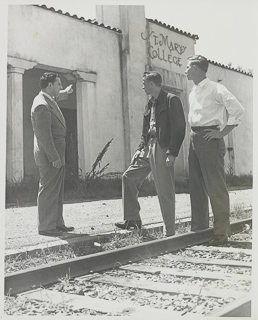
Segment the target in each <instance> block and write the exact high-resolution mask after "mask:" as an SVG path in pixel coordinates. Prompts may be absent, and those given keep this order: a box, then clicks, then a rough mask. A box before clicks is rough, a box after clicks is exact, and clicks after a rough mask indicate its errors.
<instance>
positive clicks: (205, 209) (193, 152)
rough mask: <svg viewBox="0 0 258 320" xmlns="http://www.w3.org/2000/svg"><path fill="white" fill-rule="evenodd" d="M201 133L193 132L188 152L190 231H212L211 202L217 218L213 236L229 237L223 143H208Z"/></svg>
mask: <svg viewBox="0 0 258 320" xmlns="http://www.w3.org/2000/svg"><path fill="white" fill-rule="evenodd" d="M206 133H207V132H205V131H203V130H201V131H198V132H193V131H191V134H190V150H189V191H190V199H191V214H192V223H191V230H192V231H198V230H203V229H206V228H208V227H209V202H208V201H209V200H208V198H210V203H211V207H212V212H213V216H214V235H228V234H230V221H229V216H230V205H229V195H228V190H227V186H226V181H225V172H224V156H225V143H224V139H223V138H221V139H212V140H210V141H207V140H205V139H204V138H203V135H204V134H206Z"/></svg>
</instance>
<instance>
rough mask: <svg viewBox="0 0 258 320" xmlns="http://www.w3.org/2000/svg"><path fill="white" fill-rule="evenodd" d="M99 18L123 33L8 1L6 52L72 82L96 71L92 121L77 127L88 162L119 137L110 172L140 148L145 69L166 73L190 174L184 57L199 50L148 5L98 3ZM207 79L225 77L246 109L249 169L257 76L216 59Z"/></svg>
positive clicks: (236, 137) (243, 128)
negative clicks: (181, 120)
mask: <svg viewBox="0 0 258 320" xmlns="http://www.w3.org/2000/svg"><path fill="white" fill-rule="evenodd" d="M82 15H83V13H82ZM97 20H98V22H99V23H101V22H103V23H104V24H105V25H106V26H107V25H110V26H112V27H116V28H120V29H121V30H122V32H123V33H122V34H119V33H117V32H115V31H112V30H109V29H107V28H103V27H100V26H99V25H94V24H91V23H87V22H83V21H80V20H78V19H74V18H72V17H69V16H66V15H63V14H59V13H57V12H53V11H51V10H46V9H43V8H40V7H36V6H31V5H29V6H26V5H22V6H20V5H11V6H9V17H8V24H9V29H8V56H9V57H14V58H18V59H23V61H30V62H33V63H35V64H36V65H35V67H34V68H38V70H52V71H55V72H58V71H59V70H60V73H61V72H62V73H63V74H65V73H66V74H70V78H69V77H68V78H67V79H70V80H71V82H73V83H75V82H76V79H75V77H74V76H73V75H72V72H73V71H79V73H77V74H88V73H92V75H93V77H94V79H95V80H94V81H95V82H90V83H89V85H87V87H85V88H84V89H82V90H81V92H82V93H83V94H87V92H88V90H90V94H89V97H86V98H85V101H84V102H83V103H82V106H83V108H84V107H85V108H86V109H87V110H86V112H85V115H86V117H87V119H86V118H84V122H82V123H83V124H84V125H83V126H82V127H81V128H80V130H81V131H80V132H81V133H83V135H84V136H85V137H86V138H87V141H86V144H85V145H86V146H87V147H88V150H89V154H88V155H87V156H88V159H89V162H90V164H91V165H92V164H93V162H94V161H95V159H96V157H97V155H98V153H99V152H100V151H101V150H102V148H103V147H104V145H105V144H106V143H107V141H109V140H110V139H112V138H114V141H113V143H112V144H111V147H110V149H109V151H108V153H107V155H106V156H105V159H104V161H103V164H106V163H110V165H109V169H108V171H111V172H113V171H119V172H122V171H124V170H125V169H126V166H127V165H128V163H129V162H130V158H131V156H132V154H133V153H134V151H135V149H136V147H137V146H138V143H139V141H140V136H141V130H142V117H143V115H142V113H143V110H144V106H145V104H146V103H147V99H148V98H147V96H146V94H145V93H144V91H143V90H142V74H143V72H144V71H145V70H149V69H151V70H157V71H158V72H160V73H161V74H162V76H163V83H164V85H165V86H166V87H168V88H170V89H171V88H172V89H171V90H172V91H173V90H176V92H177V94H178V95H179V97H180V99H181V101H182V104H183V108H184V112H185V117H186V122H187V130H186V136H185V140H184V142H183V146H182V148H181V151H180V154H179V161H177V163H176V172H177V171H178V172H179V175H182V176H185V175H187V171H188V163H187V160H188V147H189V125H188V121H187V116H188V110H189V104H188V95H189V91H190V89H191V87H192V85H193V83H192V81H188V80H187V78H186V76H185V73H184V72H185V68H186V64H187V57H188V56H189V55H192V54H194V53H195V50H194V45H195V40H194V39H193V38H191V37H189V36H186V35H184V34H182V33H178V32H175V31H173V30H172V29H169V28H168V27H165V26H161V25H158V24H156V23H155V22H152V21H149V20H147V19H146V18H145V12H144V6H98V7H97ZM32 65H33V64H32ZM25 72H26V71H25ZM42 72H43V71H42ZM208 77H209V78H210V79H211V80H214V81H217V80H221V83H222V84H225V86H226V87H227V88H228V89H229V90H230V91H231V92H232V93H233V94H234V95H235V96H236V97H237V98H238V99H239V101H240V102H241V103H242V104H243V106H244V107H245V109H246V113H245V116H244V118H243V121H242V124H241V125H240V126H239V127H237V128H236V129H235V130H234V131H233V133H232V136H233V144H234V157H235V173H236V174H242V173H250V172H252V117H253V116H252V81H253V79H252V77H250V76H247V75H244V74H242V73H239V72H235V71H232V70H227V69H225V68H221V67H219V66H215V65H212V64H211V65H210V67H209V71H208ZM68 81H69V80H68ZM27 87H28V86H27ZM79 88H81V87H80V86H78V90H76V91H77V93H78V92H79V91H80V90H79ZM24 94H25V95H26V92H24ZM71 101H73V102H72V103H73V104H74V105H72V106H71V108H73V109H74V108H76V105H75V102H74V101H75V99H71ZM77 103H78V101H77ZM93 104H94V105H93ZM65 107H66V108H67V107H68V104H66V105H65ZM85 115H84V117H85ZM14 130H15V128H14ZM225 141H226V142H227V139H225ZM86 151H87V150H86ZM226 160H227V159H226ZM87 161H88V160H87ZM226 165H227V163H226ZM88 169H90V167H88ZM179 178H180V177H179Z"/></svg>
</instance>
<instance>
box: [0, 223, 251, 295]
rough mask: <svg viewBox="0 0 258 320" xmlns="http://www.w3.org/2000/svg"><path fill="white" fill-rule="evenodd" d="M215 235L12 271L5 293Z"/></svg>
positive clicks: (110, 266) (177, 238)
mask: <svg viewBox="0 0 258 320" xmlns="http://www.w3.org/2000/svg"><path fill="white" fill-rule="evenodd" d="M251 223H252V219H244V220H241V221H238V222H234V223H232V224H231V232H232V233H236V232H240V231H242V230H243V227H244V225H245V224H251ZM212 235H213V229H211V228H209V229H206V230H203V231H200V232H189V233H187V234H183V235H176V236H172V237H167V238H164V239H159V240H153V241H149V242H145V243H141V244H139V245H134V246H129V247H125V248H121V249H115V250H111V251H107V252H100V253H96V254H91V255H88V256H84V257H78V258H73V259H70V260H68V261H67V260H65V261H62V262H58V263H53V264H49V265H43V266H40V267H34V268H29V269H27V270H22V271H18V272H14V273H8V274H6V275H5V288H4V292H5V295H7V294H9V295H16V294H18V293H21V292H25V291H28V290H31V289H35V288H39V287H44V286H47V285H51V284H54V283H56V282H58V281H59V279H60V278H62V277H66V276H69V278H73V277H78V276H82V275H86V274H89V273H92V272H99V271H104V270H107V269H113V268H116V267H118V266H121V265H125V264H128V263H130V262H137V261H140V260H143V259H147V258H150V257H152V256H156V255H160V254H163V253H168V252H172V251H175V250H179V249H183V248H185V247H187V246H189V245H197V244H201V243H204V242H207V241H209V240H210V239H211V237H212Z"/></svg>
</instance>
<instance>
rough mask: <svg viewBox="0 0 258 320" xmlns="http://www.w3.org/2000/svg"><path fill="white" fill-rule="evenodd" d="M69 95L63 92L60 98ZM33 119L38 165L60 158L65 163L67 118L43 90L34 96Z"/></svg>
mask: <svg viewBox="0 0 258 320" xmlns="http://www.w3.org/2000/svg"><path fill="white" fill-rule="evenodd" d="M67 96H68V94H67V93H61V94H60V97H59V100H64V99H66V98H67ZM31 121H32V127H33V131H34V158H35V162H36V165H38V166H47V165H52V164H51V162H54V161H56V160H58V159H60V160H62V164H63V165H65V136H66V124H65V119H64V116H63V114H62V112H61V110H60V109H59V108H58V107H57V105H56V103H55V102H54V101H51V100H50V99H49V98H48V97H47V96H45V95H44V94H43V93H42V92H40V93H39V94H38V95H37V96H36V97H35V98H34V101H33V104H32V108H31Z"/></svg>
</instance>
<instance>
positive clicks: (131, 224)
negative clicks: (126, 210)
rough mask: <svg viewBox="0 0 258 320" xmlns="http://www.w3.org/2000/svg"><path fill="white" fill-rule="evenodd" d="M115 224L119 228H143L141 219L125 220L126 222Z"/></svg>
mask: <svg viewBox="0 0 258 320" xmlns="http://www.w3.org/2000/svg"><path fill="white" fill-rule="evenodd" d="M115 226H116V227H117V228H119V229H123V230H130V229H141V228H142V222H141V220H125V222H124V223H115Z"/></svg>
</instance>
